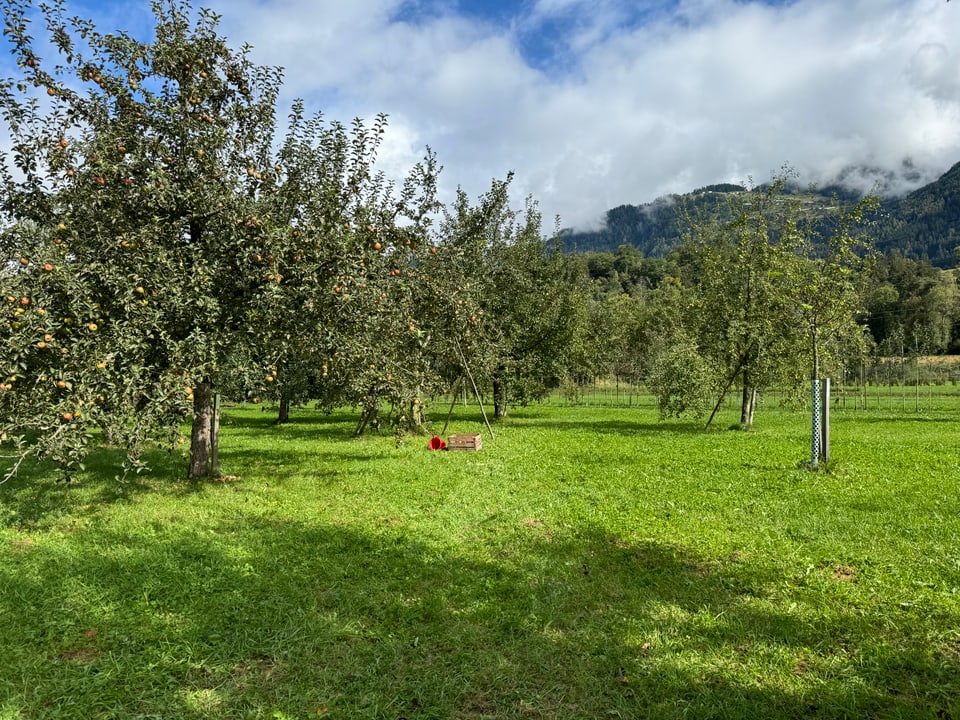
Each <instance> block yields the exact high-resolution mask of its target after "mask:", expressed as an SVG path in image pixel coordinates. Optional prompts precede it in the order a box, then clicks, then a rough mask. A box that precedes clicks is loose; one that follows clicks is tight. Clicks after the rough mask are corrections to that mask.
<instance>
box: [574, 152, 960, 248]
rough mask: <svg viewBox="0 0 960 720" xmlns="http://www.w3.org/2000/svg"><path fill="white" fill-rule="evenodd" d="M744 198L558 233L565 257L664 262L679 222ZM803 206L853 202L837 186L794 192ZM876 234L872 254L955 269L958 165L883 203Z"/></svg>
mask: <svg viewBox="0 0 960 720" xmlns="http://www.w3.org/2000/svg"><path fill="white" fill-rule="evenodd" d="M733 192H748V190H747V189H746V188H745V187H743V186H740V185H732V184H721V185H708V186H707V187H703V188H700V189H698V190H694V191H693V192H690V193H686V194H682V195H668V196H664V197H661V198H658V199H656V200H654V201H653V202H649V203H643V204H640V205H621V206H619V207H616V208H613V209H611V210H608V211H607V214H606V217H605V222H604V225H603V227H601V228H600V229H597V230H590V231H575V230H571V229H566V230H563V231H561V233H560V240H561V243H562V247H563V249H564V251H565V252H581V253H582V252H614V251H616V249H617V248H619V247H620V246H621V245H631V246H633V247H635V248H636V249H637V250H639V251H640V252H641V253H642V254H643V255H644V256H646V257H665V256H666V255H667V254H669V253H670V251H671V250H674V249H675V248H676V247H678V246H679V244H680V240H681V235H682V233H683V227H684V218H685V217H687V216H695V215H698V214H702V213H703V212H709V211H710V210H711V208H713V207H717V206H718V200H719V196H720V195H722V194H724V193H733ZM791 192H793V193H794V194H800V195H803V196H804V199H805V202H808V203H810V204H811V205H822V206H824V207H827V206H830V205H831V204H833V203H835V202H836V200H837V198H838V197H839V199H840V200H841V201H855V200H856V199H858V198H857V197H856V196H854V195H852V194H851V193H850V192H849V191H845V190H844V189H843V188H842V187H841V186H839V185H831V186H828V187H824V188H822V189H819V190H818V189H808V188H803V189H800V188H799V187H796V188H793V189H792V191H791ZM878 220H879V222H877V224H876V229H875V233H876V235H875V238H874V241H875V245H876V248H877V249H878V250H879V251H880V252H882V253H883V254H885V255H889V254H890V253H891V252H893V251H897V252H898V253H899V254H901V255H902V256H903V257H905V258H909V259H913V260H928V261H929V262H930V263H931V264H933V265H935V266H938V267H953V266H955V265H956V260H957V256H956V248H957V245H958V242H960V235H958V230H957V226H958V224H960V163H958V164H957V165H954V166H953V167H952V168H951V169H950V170H948V171H947V172H946V173H945V174H944V175H943V176H941V177H940V178H939V179H938V180H936V181H935V182H933V183H930V184H929V185H925V186H923V187H921V188H919V189H917V190H915V191H914V192H912V193H910V194H908V195H906V196H904V197H902V198H884V199H883V200H882V202H881V209H880V213H879V216H878Z"/></svg>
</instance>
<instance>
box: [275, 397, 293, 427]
mask: <svg viewBox="0 0 960 720" xmlns="http://www.w3.org/2000/svg"><path fill="white" fill-rule="evenodd" d="M288 422H290V395H289V394H288V393H286V392H281V393H280V414H279V415H277V424H278V425H283V424H284V423H288Z"/></svg>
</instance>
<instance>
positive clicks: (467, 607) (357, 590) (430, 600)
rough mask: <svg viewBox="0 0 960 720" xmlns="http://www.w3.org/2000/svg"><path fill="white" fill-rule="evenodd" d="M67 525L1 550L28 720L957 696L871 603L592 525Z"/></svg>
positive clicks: (907, 710)
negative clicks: (819, 605) (784, 595)
mask: <svg viewBox="0 0 960 720" xmlns="http://www.w3.org/2000/svg"><path fill="white" fill-rule="evenodd" d="M73 539H74V542H73V543H72V544H71V545H70V546H69V547H66V546H64V545H63V544H50V545H45V546H32V547H25V548H23V549H21V550H18V551H17V553H18V554H17V556H16V557H15V558H14V560H15V561H14V562H12V563H8V564H5V565H4V566H2V567H0V617H7V618H11V617H18V618H20V620H19V621H18V623H16V626H15V627H12V628H11V630H12V631H11V632H7V633H6V634H5V636H4V637H3V638H0V651H6V653H7V655H8V656H10V655H11V653H13V656H16V654H17V653H22V652H23V651H24V648H26V649H27V651H28V652H30V653H32V654H34V655H36V654H39V655H41V656H43V655H46V656H47V657H48V659H49V667H47V668H46V669H44V670H43V672H44V674H45V675H44V678H43V679H44V682H43V683H39V682H38V681H39V680H40V678H39V677H33V676H32V673H33V672H39V671H38V670H37V669H36V667H37V666H36V665H31V664H23V665H22V666H21V665H17V664H13V665H11V664H5V665H2V667H3V668H4V670H3V673H4V674H5V675H6V677H2V676H0V687H5V688H6V689H7V690H8V697H9V698H10V699H9V700H8V702H12V703H13V705H12V707H15V708H19V709H20V711H21V712H22V713H23V714H24V715H25V716H27V717H33V716H38V715H40V714H42V712H46V710H43V711H42V712H41V708H55V709H56V710H57V711H59V712H61V713H62V715H63V716H66V717H86V715H84V710H85V708H89V707H93V705H92V703H94V702H95V701H98V699H99V698H100V697H103V696H109V697H110V698H111V702H112V703H113V704H112V709H111V712H112V713H114V714H115V716H117V717H131V716H134V715H150V714H165V716H172V714H171V713H175V714H176V716H177V717H181V718H187V719H192V718H195V719H197V720H199V719H200V718H205V717H209V716H210V715H211V714H215V715H218V716H221V717H227V716H230V717H242V716H244V715H251V714H252V715H254V716H264V717H266V716H271V713H272V714H273V715H274V716H277V717H287V716H289V717H306V716H308V715H313V714H316V711H317V709H318V708H323V707H328V708H330V710H331V711H332V713H334V714H336V715H338V716H341V717H376V718H391V719H393V720H396V719H397V718H400V717H407V718H415V717H417V718H441V717H442V718H512V717H516V718H520V717H542V718H559V717H564V718H583V719H586V718H596V717H663V718H672V717H758V718H760V717H763V718H797V717H813V716H816V717H836V718H839V717H854V716H856V717H881V716H889V717H894V716H895V717H907V716H914V715H917V714H926V715H930V716H934V715H936V714H937V713H938V712H941V713H943V712H946V713H948V714H949V713H950V712H952V711H953V712H955V711H956V709H957V708H956V707H955V706H954V707H951V706H950V705H949V701H948V700H943V698H944V693H949V692H954V693H955V692H958V691H960V683H958V681H957V679H956V678H957V677H958V676H960V662H958V658H957V657H956V656H947V655H944V654H942V653H939V652H938V651H931V649H930V648H929V647H925V646H924V645H923V643H922V640H923V638H921V637H917V638H911V636H909V631H907V635H903V636H900V635H898V636H895V637H891V636H890V633H889V627H887V626H886V621H885V619H884V618H878V617H873V616H871V615H870V614H869V613H865V614H861V615H859V616H856V615H854V614H851V616H850V617H849V618H833V619H830V618H826V619H821V620H822V621H821V622H819V623H812V622H810V620H809V619H808V618H806V617H805V616H804V615H803V613H802V612H798V611H796V610H795V609H791V608H788V607H776V606H775V605H774V604H772V603H769V602H764V599H765V598H766V597H767V596H768V595H769V594H770V593H772V592H774V591H775V590H776V588H777V587H778V586H779V585H781V584H782V583H783V582H784V581H785V579H784V578H783V577H782V576H781V574H780V572H779V571H778V570H776V568H775V567H774V566H757V565H748V564H744V563H738V562H737V561H736V560H735V559H730V560H728V561H723V562H719V561H716V560H711V559H708V558H704V557H701V556H699V555H697V554H696V553H695V552H692V551H691V550H690V549H688V548H684V547H678V546H673V545H670V544H666V543H661V542H658V541H656V540H644V541H635V542H629V541H625V540H623V539H622V538H619V537H615V536H612V535H610V534H608V533H607V532H605V531H603V530H601V529H594V528H589V527H587V528H579V529H576V530H574V531H572V532H570V533H569V534H566V535H564V534H561V532H560V531H559V530H558V529H551V528H549V527H544V526H542V525H539V524H538V523H536V522H535V521H530V522H525V523H523V524H522V525H521V526H520V527H510V526H498V527H497V528H495V532H493V533H492V534H491V533H490V529H489V528H484V529H483V530H482V531H481V530H480V529H478V537H477V539H476V546H475V547H474V548H472V549H471V550H470V551H469V554H463V552H464V551H463V550H459V551H452V550H450V549H448V548H447V547H446V546H445V545H444V544H443V543H438V542H437V541H435V540H429V539H427V538H416V537H410V536H408V535H407V534H406V533H405V532H404V531H403V528H402V527H400V526H392V525H387V526H384V527H383V528H381V529H379V530H370V531H361V530H359V529H356V528H351V527H347V526H338V525H336V524H329V523H324V522H319V521H318V522H315V523H304V522H294V521H287V520H282V519H276V518H269V517H264V516H258V515H253V514H251V515H247V516H238V517H235V518H233V519H224V520H222V521H220V522H218V523H216V524H215V525H213V526H211V527H192V526H190V525H189V524H188V523H187V522H178V520H177V519H176V518H171V520H170V522H168V523H164V524H162V525H157V526H155V527H152V528H151V529H149V532H143V531H140V532H137V533H136V534H133V533H130V532H121V531H116V530H114V531H104V530H103V529H100V530H98V531H97V532H96V533H95V534H93V533H91V534H90V535H89V536H86V535H85V534H84V531H79V532H78V533H77V534H75V536H74V538H73ZM911 640H916V642H915V643H912V642H910V641H911ZM14 648H19V650H17V651H16V652H14ZM784 664H786V665H787V667H788V671H787V673H786V674H787V675H788V676H789V677H791V678H794V680H795V681H794V682H790V683H787V682H784V681H783V679H782V674H783V669H784ZM108 670H109V672H107V671H108ZM765 671H771V673H773V672H774V671H776V673H780V675H781V677H779V679H772V680H770V681H767V680H766V679H765V678H764V677H763V673H764V672H765ZM890 678H899V680H898V684H897V685H896V686H895V687H891V686H890V685H889V682H890ZM12 688H18V689H19V690H15V691H14V693H13V694H12V695H9V690H10V689H12ZM26 688H29V689H30V690H29V692H27V691H26V690H25V689H26ZM946 697H949V694H947V695H946ZM204 698H207V699H208V700H210V701H211V702H213V701H215V702H216V704H215V706H212V707H205V706H203V704H202V702H201V700H202V699H204ZM8 707H9V705H8ZM277 713H279V714H277ZM941 716H944V715H942V714H941Z"/></svg>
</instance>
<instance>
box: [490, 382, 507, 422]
mask: <svg viewBox="0 0 960 720" xmlns="http://www.w3.org/2000/svg"><path fill="white" fill-rule="evenodd" d="M506 416H507V390H506V387H504V383H503V378H502V377H501V376H500V374H499V373H498V374H496V375H494V376H493V419H494V420H502V419H503V418H505V417H506Z"/></svg>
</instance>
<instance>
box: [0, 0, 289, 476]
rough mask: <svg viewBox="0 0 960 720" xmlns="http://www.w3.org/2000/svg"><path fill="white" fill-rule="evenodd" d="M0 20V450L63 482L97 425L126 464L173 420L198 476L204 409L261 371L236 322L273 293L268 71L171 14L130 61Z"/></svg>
mask: <svg viewBox="0 0 960 720" xmlns="http://www.w3.org/2000/svg"><path fill="white" fill-rule="evenodd" d="M0 5H2V7H3V10H4V17H5V30H4V34H5V36H6V38H7V40H8V42H9V44H10V47H11V50H12V52H13V55H14V57H15V58H16V60H17V63H18V67H19V71H20V72H19V75H18V76H17V77H15V78H12V79H8V80H5V81H3V82H2V84H0V112H2V115H3V119H4V124H5V125H6V126H7V130H8V133H9V136H10V145H11V150H10V152H9V153H7V154H6V155H4V156H3V158H2V169H0V172H2V178H0V182H2V186H0V187H2V189H0V211H2V232H3V235H2V238H3V239H2V258H3V260H4V263H5V264H4V269H3V271H2V274H0V278H2V285H3V288H2V291H3V297H4V303H5V304H4V311H3V313H4V314H3V316H2V318H0V323H2V324H3V327H4V331H5V332H4V333H2V340H0V344H2V348H0V358H2V359H0V362H2V364H3V367H2V368H0V373H2V374H3V376H4V382H3V388H4V389H3V391H2V395H0V410H2V412H0V417H2V421H0V422H2V429H0V431H2V432H3V434H4V436H5V438H6V439H7V441H8V442H9V443H13V444H14V445H15V447H16V448H17V453H18V455H17V457H18V458H22V457H25V456H28V455H31V454H32V455H35V456H38V457H49V458H52V459H53V460H55V461H57V462H60V463H61V464H63V465H64V466H65V467H67V468H68V469H69V468H71V467H74V466H76V465H77V464H79V462H80V459H81V458H82V455H83V453H84V447H85V445H86V443H87V442H88V441H89V438H90V433H91V430H92V429H93V428H95V427H96V426H98V425H99V426H101V427H102V428H103V429H104V431H105V434H106V436H107V438H108V439H110V440H112V441H113V442H115V443H117V444H119V445H121V446H123V447H125V448H128V450H129V454H130V459H131V461H133V462H136V461H137V458H138V456H139V453H140V451H141V449H142V448H143V447H144V444H145V443H146V442H147V441H148V440H149V439H153V438H156V437H157V436H158V435H159V436H161V437H166V438H167V439H169V440H174V438H176V436H177V435H178V427H179V423H180V422H182V420H183V419H184V416H188V417H192V432H191V440H190V443H191V445H190V463H189V475H190V476H191V477H195V478H198V477H205V476H208V475H210V474H215V473H216V472H217V470H218V469H217V467H216V422H215V414H214V413H213V396H214V393H215V392H216V391H218V390H223V389H239V387H241V386H243V385H245V384H247V383H250V382H255V381H257V380H258V376H259V375H260V373H261V372H262V369H263V367H264V365H265V364H267V363H268V359H265V358H262V357H254V356H253V354H254V353H255V351H257V350H258V349H259V346H258V344H257V342H256V339H257V337H258V335H259V333H260V329H259V328H258V327H256V326H255V325H254V324H253V323H252V322H251V318H252V317H253V315H254V312H253V311H254V309H255V308H256V307H257V306H258V305H259V304H262V303H263V302H264V301H265V300H264V298H265V297H266V296H268V295H269V294H270V292H271V291H272V287H273V285H275V284H276V282H275V281H273V282H272V280H271V278H270V277H269V273H267V272H263V267H264V265H263V259H264V258H267V257H268V255H269V254H270V253H271V251H270V250H266V249H265V250H264V251H261V250H260V249H259V247H260V245H259V243H260V240H261V232H260V231H261V229H262V226H263V221H262V220H261V218H260V217H259V208H260V207H261V205H262V198H263V196H264V194H269V193H270V190H271V188H273V187H275V186H276V184H277V175H278V174H279V170H278V169H277V168H275V167H274V166H273V164H272V163H271V162H270V155H271V147H270V146H271V143H272V140H273V137H274V135H275V125H276V123H275V117H274V108H275V100H276V95H277V91H278V88H279V86H280V81H281V74H280V71H279V70H278V69H274V68H265V67H258V66H255V65H254V64H253V63H252V62H251V61H250V60H249V57H248V48H246V47H244V48H242V49H241V50H239V51H236V50H234V49H232V48H231V47H230V46H229V45H228V44H227V42H226V41H225V40H224V39H223V38H222V37H221V36H220V35H219V34H218V32H217V25H218V18H217V16H216V15H214V14H212V13H210V12H209V11H200V13H199V14H198V15H197V16H194V15H193V13H192V11H191V8H190V5H189V3H188V2H177V1H174V0H170V1H160V0H157V1H156V2H154V3H153V12H154V15H155V36H154V38H153V39H152V40H151V41H149V42H144V41H142V40H141V39H139V38H136V37H133V36H131V35H130V34H128V33H125V32H117V33H107V34H103V33H101V32H99V31H98V30H97V29H96V27H95V26H94V25H93V24H92V23H91V22H89V21H86V20H83V19H79V18H68V17H67V15H66V10H65V6H64V3H63V2H62V1H60V0H57V1H56V2H53V3H52V4H49V5H40V6H39V11H37V10H36V9H35V8H34V7H33V5H32V4H31V3H28V2H22V1H21V0H2V2H0ZM37 20H40V21H41V22H42V24H43V26H44V30H45V33H46V36H47V38H48V41H49V42H40V41H36V40H35V39H34V38H33V36H32V35H31V33H30V31H31V27H32V23H33V22H34V21H37ZM47 54H49V55H51V57H46V55H47ZM281 247H283V248H285V247H286V245H285V244H282V245H281V246H279V247H274V248H273V249H272V254H273V255H274V256H275V257H278V256H279V253H280V252H281ZM258 255H259V256H260V259H258ZM267 262H269V260H268V261H267ZM8 298H12V300H10V299H8ZM17 463H19V459H18V460H17ZM14 469H15V468H14Z"/></svg>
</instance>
